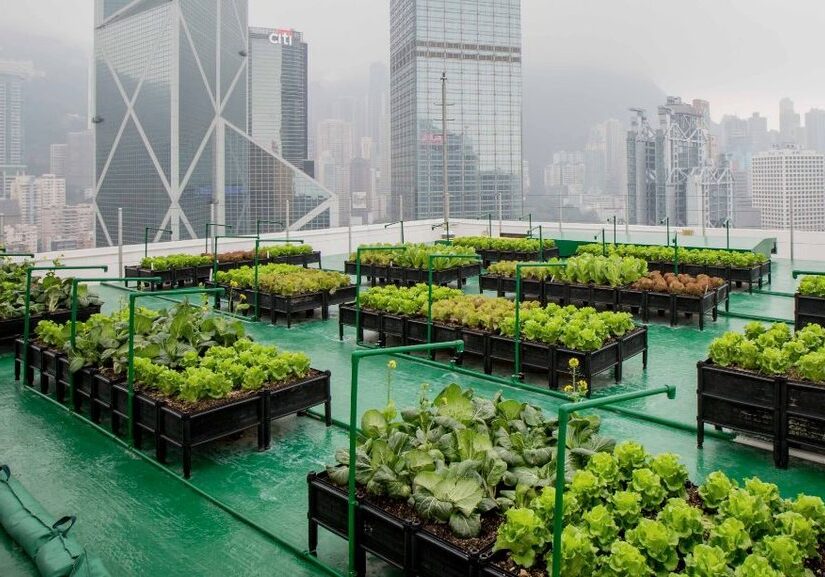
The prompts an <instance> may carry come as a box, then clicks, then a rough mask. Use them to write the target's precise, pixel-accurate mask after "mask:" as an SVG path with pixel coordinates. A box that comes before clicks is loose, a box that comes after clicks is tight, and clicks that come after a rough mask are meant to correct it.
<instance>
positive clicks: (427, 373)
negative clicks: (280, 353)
mask: <svg viewBox="0 0 825 577" xmlns="http://www.w3.org/2000/svg"><path fill="white" fill-rule="evenodd" d="M342 260H343V259H342V258H341V257H339V258H330V259H327V258H325V259H324V265H325V266H326V267H329V268H333V267H334V268H340V265H341V262H342ZM791 268H792V267H791V266H790V263H788V262H787V261H784V262H783V261H780V262H778V263H777V264H776V265H775V268H774V281H773V284H772V285H771V286H766V287H765V289H766V290H773V291H781V292H792V291H793V290H794V287H795V286H796V283H797V281H794V280H792V279H791V275H790V271H791ZM796 268H805V269H810V268H818V269H820V270H825V264H823V263H816V264H813V263H799V262H797V263H796ZM467 290H468V292H475V291H477V285H474V284H470V285H469V286H468V287H467ZM100 292H101V294H102V296H103V297H104V299H105V300H106V303H107V305H106V306H107V309H108V308H112V307H115V306H117V305H118V302H119V301H121V300H122V296H123V294H124V293H123V292H121V291H117V290H115V289H112V288H106V287H103V288H101V290H100ZM146 304H151V306H164V304H165V303H164V301H162V300H160V299H149V300H148V301H147V303H146ZM731 311H733V312H742V313H746V314H758V315H761V316H773V317H778V318H785V319H789V320H790V319H792V318H793V300H792V299H790V298H787V297H780V296H769V295H765V294H758V293H754V294H752V295H749V294H747V293H746V292H737V293H735V294H734V295H733V298H732V301H731ZM746 322H748V321H747V320H746V319H739V318H731V317H720V318H719V320H718V321H717V322H716V323H713V322H708V323H707V324H706V329H705V331H703V332H699V331H698V329H697V328H696V326H695V320H688V319H685V324H683V325H681V326H678V327H673V328H672V327H670V326H667V325H666V324H664V323H662V322H659V321H654V322H652V323H651V325H650V329H649V330H650V338H649V342H650V359H649V366H648V369H647V371H643V370H642V367H641V359H640V358H639V357H637V358H635V359H632V360H630V361H628V362H627V364H626V366H625V370H624V379H623V381H622V383H620V384H618V385H617V384H614V383H613V382H612V379H611V378H610V377H608V376H601V377H598V378H597V379H596V380H595V383H594V385H595V393H594V394H595V395H596V396H601V395H606V394H610V393H616V392H624V391H629V390H639V389H645V388H649V387H655V386H660V385H665V384H671V385H675V386H676V387H677V391H678V393H677V398H676V400H673V401H669V400H667V399H666V398H665V397H653V398H649V399H646V400H640V401H635V402H632V403H628V404H627V406H628V407H631V408H635V409H641V410H643V411H644V412H646V413H649V414H653V415H658V416H662V417H668V418H672V419H676V420H678V421H680V422H683V423H686V424H693V423H695V415H696V410H695V403H696V401H695V389H696V362H697V361H699V360H701V359H704V358H705V356H706V351H707V346H708V344H709V343H710V341H711V340H713V339H714V338H715V337H717V336H719V335H720V334H721V333H723V332H724V331H726V330H739V329H741V327H742V326H743V325H744V324H745V323H746ZM688 323H689V324H688ZM246 326H247V328H248V332H249V333H250V334H251V335H252V336H253V337H254V338H256V339H257V340H260V341H263V342H268V343H275V344H278V345H279V346H281V347H282V348H285V349H292V350H303V351H306V352H307V353H308V354H309V355H310V356H311V357H312V359H313V366H315V367H316V368H319V369H329V370H330V371H332V383H333V413H334V417H335V418H337V419H340V420H346V419H347V418H348V415H349V391H350V354H351V353H352V351H353V350H354V348H355V343H354V329H352V328H347V330H346V332H345V339H344V341H339V339H338V323H337V315H336V311H333V314H332V318H331V319H330V320H329V321H327V322H324V321H321V320H320V318H319V317H316V318H315V319H311V320H306V321H305V320H301V321H299V322H296V323H294V324H293V326H292V328H291V329H287V328H286V327H285V326H284V325H283V324H279V325H278V326H275V327H273V326H272V325H264V324H258V325H256V324H247V325H246ZM387 360H388V359H387V358H386V357H378V358H374V359H367V360H365V361H364V362H363V363H362V370H361V383H360V394H359V399H358V400H359V406H360V407H361V408H362V409H366V408H369V407H378V406H383V404H384V403H385V402H386V399H387V375H388V369H387V367H386V363H387ZM505 373H506V371H503V372H502V373H501V374H502V375H503V374H505ZM453 381H455V382H458V383H460V384H461V385H463V386H469V387H473V388H475V389H476V390H477V392H478V394H482V395H491V394H493V393H495V392H496V391H499V390H503V392H504V394H505V395H506V396H509V397H514V398H519V399H522V400H525V401H529V402H533V403H535V404H537V405H540V406H542V407H544V408H545V409H546V410H548V411H553V410H554V408H555V407H557V406H558V401H557V400H554V399H550V398H547V397H544V396H542V395H539V394H537V393H531V392H526V391H524V390H520V389H515V388H510V387H506V386H503V385H502V384H499V383H491V382H489V381H485V380H484V379H481V378H475V377H470V376H465V375H460V374H456V373H454V372H452V371H451V368H450V367H449V365H446V364H445V365H444V366H441V367H433V366H429V365H425V364H421V363H419V362H417V361H416V360H415V359H412V358H404V359H399V360H398V368H397V369H396V370H395V371H393V373H392V397H393V398H394V399H395V402H396V404H397V405H399V406H401V407H403V406H407V405H410V404H412V403H414V402H415V400H416V399H417V397H418V395H419V391H420V387H421V384H422V383H428V384H430V385H431V387H432V388H433V389H438V388H439V387H441V386H443V385H446V384H448V383H449V382H453ZM528 381H530V382H534V383H535V384H542V383H544V382H545V381H546V378H545V377H541V376H538V375H535V376H530V375H529V376H528ZM602 416H603V418H604V421H603V432H604V433H605V434H608V435H611V436H613V437H615V438H617V439H636V440H639V441H640V442H642V443H644V444H645V445H646V447H647V448H648V450H650V451H665V450H667V451H673V452H676V453H678V454H680V455H681V456H682V458H683V460H684V461H685V462H686V463H687V465H688V467H689V469H690V471H691V476H692V478H693V479H694V480H696V481H701V480H702V479H703V478H704V476H705V475H706V474H707V473H709V472H710V471H713V470H716V469H723V470H725V471H726V472H727V473H728V474H729V475H731V476H734V477H738V478H744V477H747V476H751V475H759V476H760V477H762V478H763V479H765V480H768V481H772V482H776V483H778V484H779V485H780V487H781V489H782V492H783V494H784V495H785V496H792V495H795V494H797V493H798V492H801V491H805V492H809V493H816V494H820V495H823V496H825V483H823V482H822V481H823V479H824V478H825V477H824V476H823V475H825V468H823V467H821V466H818V465H813V464H810V463H807V462H804V461H800V460H798V459H793V458H792V460H791V466H790V468H789V469H788V470H785V471H780V470H776V469H774V468H773V461H772V457H771V455H770V454H769V453H768V452H765V451H762V450H759V449H754V448H750V447H745V446H742V445H739V444H734V443H730V442H727V441H722V440H713V439H710V440H707V441H706V444H705V448H704V449H703V450H698V449H697V448H696V440H695V434H693V433H689V432H684V431H679V430H675V429H669V428H664V427H661V426H655V425H652V424H650V423H646V422H643V421H638V420H632V419H629V418H625V417H620V416H618V415H616V414H612V413H602ZM272 434H273V440H272V446H271V448H270V449H269V450H268V451H265V452H257V451H256V445H255V440H254V437H253V436H252V435H251V434H249V435H246V436H244V437H242V438H240V439H238V440H235V441H232V442H228V443H214V444H212V445H209V446H206V447H202V448H200V449H198V450H196V451H195V453H194V459H193V475H192V478H191V482H192V484H193V485H194V486H195V487H196V488H198V489H200V490H202V491H204V492H205V493H207V494H208V495H209V496H211V497H213V498H215V499H218V500H220V501H221V502H223V503H225V504H226V505H228V506H230V507H232V508H234V509H235V510H237V511H238V512H239V513H241V514H243V515H245V516H246V517H248V518H249V519H250V520H251V521H252V522H253V523H255V524H258V525H260V526H261V527H263V528H265V529H267V530H268V531H271V532H272V533H275V534H276V535H277V536H278V537H280V538H282V539H284V540H285V541H287V542H289V543H291V544H293V545H294V546H295V547H297V548H298V549H301V550H303V549H304V548H305V547H306V530H307V529H306V528H307V520H306V510H307V507H306V474H307V472H309V471H312V470H320V469H322V468H323V466H324V465H325V464H326V463H329V462H331V461H332V456H333V452H334V450H335V448H337V447H339V446H344V445H345V444H346V440H347V436H346V431H344V430H343V429H341V428H338V427H335V426H333V427H330V428H326V427H325V426H324V425H323V423H321V422H319V421H317V420H315V419H311V418H308V417H289V418H285V419H282V420H279V421H275V422H274V423H273V427H272ZM147 454H149V455H151V451H149V452H147ZM0 461H2V462H5V463H8V464H9V465H10V466H11V467H12V470H13V472H14V473H15V475H16V476H17V477H18V478H19V479H20V480H21V481H22V482H23V483H24V484H25V485H26V486H27V487H28V488H29V490H30V491H31V492H32V493H33V494H34V495H35V496H36V497H37V498H38V499H39V500H40V501H41V502H42V503H43V504H44V505H45V506H46V508H47V509H48V510H50V511H51V512H52V513H54V514H58V515H63V514H70V513H71V514H77V515H78V523H77V526H76V528H75V529H74V531H76V535H77V537H78V539H79V540H80V541H81V542H82V543H83V544H85V545H87V546H88V547H89V548H90V549H91V550H93V551H94V552H95V553H97V554H98V555H100V556H101V557H102V558H103V560H104V561H105V563H106V565H107V566H108V567H109V569H110V570H111V572H112V574H113V575H114V576H159V575H164V576H166V575H168V576H177V575H180V576H183V575H186V576H192V575H198V576H213V575H214V576H218V575H220V576H226V575H238V576H257V575H290V576H295V577H300V576H304V575H307V576H309V575H317V574H319V570H318V569H317V568H315V567H313V566H312V565H310V564H309V563H307V562H306V560H304V559H302V558H300V556H298V555H295V554H294V553H293V552H291V551H289V550H288V549H286V548H283V547H280V546H278V545H276V544H274V543H273V542H272V541H271V540H269V539H268V538H266V537H265V536H264V535H262V534H261V533H260V532H258V531H256V530H255V529H252V528H250V527H249V526H247V525H245V524H243V523H241V522H240V521H238V520H237V519H235V518H234V517H232V516H231V515H230V514H228V513H226V512H225V511H223V510H222V509H220V508H218V507H216V506H215V505H214V504H212V503H211V502H210V501H209V500H208V499H207V498H206V497H204V496H203V495H200V494H198V493H196V492H195V491H193V490H192V489H191V488H189V487H187V486H186V485H185V484H183V483H182V482H180V481H179V480H178V479H177V478H176V477H175V476H179V475H180V474H181V468H180V461H179V455H178V454H177V453H175V452H174V451H173V452H171V453H170V461H169V462H170V465H169V470H170V471H171V473H173V474H174V475H175V476H173V475H170V474H169V472H167V471H164V470H161V469H159V468H157V467H155V466H153V465H152V464H150V463H148V462H146V461H145V460H143V459H142V458H141V457H139V456H137V455H135V454H134V453H132V452H130V451H128V450H126V449H125V448H124V447H122V446H121V445H119V444H117V443H116V442H114V441H113V440H111V439H109V438H108V437H106V436H104V435H102V434H101V433H99V432H98V431H96V430H95V429H93V428H92V427H90V426H88V425H86V424H85V423H84V422H82V421H80V420H78V419H77V418H74V417H72V416H71V415H69V414H68V413H66V412H65V411H63V410H62V409H60V408H59V407H56V406H54V405H53V404H51V403H49V402H48V401H45V400H43V399H41V398H39V397H38V396H37V395H36V394H35V393H33V392H32V391H30V390H24V389H22V387H21V386H20V385H19V384H18V383H15V382H14V380H13V376H12V359H11V355H10V353H8V352H6V353H3V354H2V355H0ZM319 556H320V558H321V559H322V560H323V561H324V562H326V563H327V564H329V565H330V566H332V567H333V568H334V569H336V570H338V571H341V572H342V573H343V572H345V570H346V546H345V543H344V541H343V540H341V539H339V538H337V537H334V536H331V535H329V534H327V533H326V532H324V531H321V541H320V545H319ZM370 573H371V574H373V575H394V573H393V572H391V571H390V570H389V569H387V568H386V566H384V565H383V564H382V563H380V562H378V561H374V560H373V561H371V563H370ZM36 574H37V573H36V570H35V569H34V566H33V564H32V563H31V562H30V561H29V560H28V559H27V558H26V556H25V554H24V553H22V552H21V550H20V549H19V548H17V547H16V546H15V545H13V544H12V543H10V541H9V540H8V537H7V536H6V535H5V534H4V533H2V532H0V575H2V576H4V577H6V576H9V577H11V576H18V575H19V576H29V575H36Z"/></svg>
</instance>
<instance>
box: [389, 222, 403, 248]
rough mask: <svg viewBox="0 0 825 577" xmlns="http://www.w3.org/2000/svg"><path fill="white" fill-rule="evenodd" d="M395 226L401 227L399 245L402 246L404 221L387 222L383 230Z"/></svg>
mask: <svg viewBox="0 0 825 577" xmlns="http://www.w3.org/2000/svg"><path fill="white" fill-rule="evenodd" d="M396 224H400V225H401V244H404V220H403V219H402V220H396V221H395V222H388V223H387V224H385V225H384V228H389V227H391V226H395V225H396Z"/></svg>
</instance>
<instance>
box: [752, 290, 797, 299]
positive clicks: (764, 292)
mask: <svg viewBox="0 0 825 577" xmlns="http://www.w3.org/2000/svg"><path fill="white" fill-rule="evenodd" d="M753 292H754V293H756V294H760V295H768V296H772V297H791V298H793V297H794V293H787V292H781V291H767V290H763V289H753Z"/></svg>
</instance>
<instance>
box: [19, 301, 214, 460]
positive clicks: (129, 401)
mask: <svg viewBox="0 0 825 577" xmlns="http://www.w3.org/2000/svg"><path fill="white" fill-rule="evenodd" d="M223 292H224V291H223V289H222V288H184V289H174V290H170V291H167V293H166V294H167V295H169V294H176V295H194V294H207V295H208V294H214V295H215V298H218V299H219V298H220V295H222V294H223ZM151 296H154V295H152V293H138V292H135V293H130V294H129V356H128V359H129V360H128V363H129V364H128V365H127V367H128V368H127V371H126V375H127V376H126V384H127V386H128V396H127V398H126V413H127V414H128V415H129V430H128V432H127V438H128V439H129V444H132V442H133V439H134V437H133V433H134V429H135V413H134V410H133V409H134V407H133V401H134V396H135V301H137V299H139V298H144V297H151ZM24 366H25V365H24Z"/></svg>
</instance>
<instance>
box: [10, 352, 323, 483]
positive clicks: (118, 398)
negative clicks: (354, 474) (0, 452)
mask: <svg viewBox="0 0 825 577" xmlns="http://www.w3.org/2000/svg"><path fill="white" fill-rule="evenodd" d="M22 351H23V341H22V340H21V339H18V340H17V341H15V367H14V368H15V379H17V380H19V379H20V376H21V373H23V367H22V366H21V365H22ZM26 364H27V365H28V366H27V367H26V370H25V375H23V377H24V382H25V383H26V384H27V385H33V384H34V379H35V374H36V373H38V374H39V381H40V382H39V387H40V391H41V392H42V393H43V394H49V393H50V392H52V391H53V392H54V395H55V397H56V398H57V400H58V401H59V402H61V403H63V402H65V401H66V400H67V399H66V394H67V392H68V391H69V390H70V387H69V360H68V357H67V356H66V355H65V354H63V353H61V352H57V351H53V350H50V349H48V348H45V347H41V346H40V345H38V344H37V343H34V342H30V343H29V349H28V353H27V359H26ZM74 385H75V388H74V398H72V399H68V401H69V402H70V403H71V406H72V407H73V408H74V410H75V411H81V410H82V408H83V405H84V403H85V404H86V405H87V406H88V410H89V417H90V419H91V420H92V421H93V422H95V423H100V421H101V410H107V411H108V412H109V413H110V415H111V427H112V432H113V433H114V434H116V435H120V434H121V433H122V431H121V427H120V424H121V422H122V421H126V422H127V423H128V420H129V414H128V407H127V402H128V396H129V393H128V387H127V384H126V381H125V378H124V377H123V376H118V377H115V378H114V379H112V378H109V377H107V376H106V374H104V373H103V372H101V371H100V370H98V369H96V368H91V367H86V368H83V369H81V370H80V371H78V372H76V373H75V374H74ZM331 403H332V398H331V394H330V373H329V371H326V372H320V371H313V374H311V375H310V376H309V377H307V378H305V379H302V380H300V381H296V382H294V383H291V384H289V385H287V386H284V387H281V388H279V389H275V390H262V391H258V392H256V393H253V394H250V395H249V396H246V397H243V398H240V399H237V400H232V401H227V402H226V403H223V404H216V405H214V406H212V407H209V408H206V409H202V410H194V411H181V410H179V409H178V408H175V407H173V406H171V405H170V404H169V403H168V402H167V401H166V400H164V399H162V398H157V397H155V396H153V395H151V394H150V393H146V392H141V391H135V394H134V398H133V411H134V417H135V420H134V423H133V425H132V435H133V438H134V442H135V446H136V447H138V448H140V447H141V446H142V442H143V437H144V435H146V434H148V435H151V436H152V437H154V440H155V457H156V458H157V460H158V461H160V462H165V461H166V453H167V447H168V445H169V444H172V445H174V446H175V447H179V448H180V449H181V451H182V453H183V474H184V477H186V478H188V477H189V476H190V475H191V471H192V449H194V448H196V447H198V446H200V445H203V444H206V443H209V442H211V441H217V440H219V439H224V438H226V437H229V436H232V435H235V434H236V433H240V432H242V431H245V430H247V429H251V428H256V429H257V433H258V449H259V450H265V449H267V448H268V447H269V446H270V442H271V438H272V435H271V422H272V420H273V419H278V418H280V417H285V416H287V415H292V414H295V413H299V412H302V411H306V410H307V409H310V408H312V407H315V406H317V405H321V404H323V405H324V416H325V420H326V424H327V426H330V425H331V423H332V413H331Z"/></svg>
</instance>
